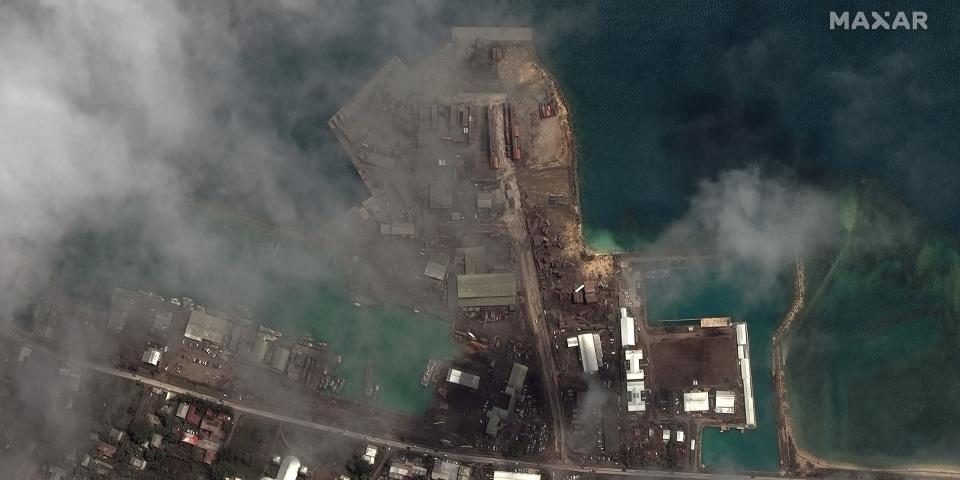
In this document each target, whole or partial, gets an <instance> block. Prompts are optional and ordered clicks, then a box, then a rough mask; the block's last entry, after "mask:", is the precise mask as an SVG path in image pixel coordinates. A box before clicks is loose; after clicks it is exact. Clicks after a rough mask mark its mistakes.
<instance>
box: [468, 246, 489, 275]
mask: <svg viewBox="0 0 960 480" xmlns="http://www.w3.org/2000/svg"><path fill="white" fill-rule="evenodd" d="M485 253H486V248H485V247H464V249H463V270H464V271H463V273H466V274H467V275H472V274H475V273H486V266H485V265H484V254H485Z"/></svg>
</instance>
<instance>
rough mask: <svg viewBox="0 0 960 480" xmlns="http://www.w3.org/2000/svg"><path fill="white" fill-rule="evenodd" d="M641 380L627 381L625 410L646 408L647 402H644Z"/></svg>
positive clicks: (636, 410)
mask: <svg viewBox="0 0 960 480" xmlns="http://www.w3.org/2000/svg"><path fill="white" fill-rule="evenodd" d="M643 388H644V385H643V382H627V411H628V412H643V411H646V410H647V404H646V403H644V401H643V397H642V396H641V395H642V392H643Z"/></svg>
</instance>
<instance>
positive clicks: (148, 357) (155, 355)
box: [140, 347, 161, 367]
mask: <svg viewBox="0 0 960 480" xmlns="http://www.w3.org/2000/svg"><path fill="white" fill-rule="evenodd" d="M160 356H161V352H160V349H158V348H156V347H147V349H146V350H144V351H143V357H141V358H140V359H141V360H143V362H144V363H146V364H149V365H153V366H154V367H156V366H159V365H160Z"/></svg>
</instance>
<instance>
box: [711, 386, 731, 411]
mask: <svg viewBox="0 0 960 480" xmlns="http://www.w3.org/2000/svg"><path fill="white" fill-rule="evenodd" d="M714 397H715V401H714V411H715V412H717V413H733V412H734V404H735V403H736V399H737V395H736V393H735V392H733V391H730V390H717V391H716V392H715V393H714Z"/></svg>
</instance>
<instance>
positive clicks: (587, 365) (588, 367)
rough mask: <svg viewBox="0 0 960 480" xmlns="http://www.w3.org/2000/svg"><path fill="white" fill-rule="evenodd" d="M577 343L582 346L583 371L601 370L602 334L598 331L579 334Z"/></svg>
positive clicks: (581, 360) (581, 361)
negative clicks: (597, 332)
mask: <svg viewBox="0 0 960 480" xmlns="http://www.w3.org/2000/svg"><path fill="white" fill-rule="evenodd" d="M577 345H579V347H580V365H581V366H582V367H583V371H584V372H586V373H596V372H597V371H598V370H600V361H601V358H603V353H602V352H601V350H600V335H599V334H596V333H582V334H580V335H577Z"/></svg>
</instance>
